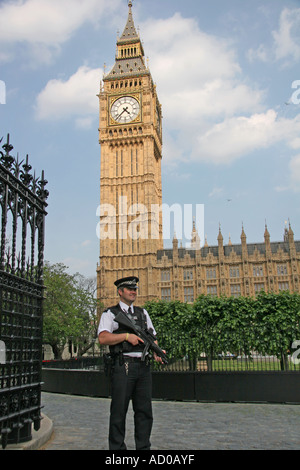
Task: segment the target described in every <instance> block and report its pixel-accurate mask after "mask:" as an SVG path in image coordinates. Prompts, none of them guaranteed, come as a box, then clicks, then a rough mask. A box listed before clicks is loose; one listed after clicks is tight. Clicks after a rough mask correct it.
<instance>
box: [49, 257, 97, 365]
mask: <svg viewBox="0 0 300 470" xmlns="http://www.w3.org/2000/svg"><path fill="white" fill-rule="evenodd" d="M67 269H68V268H67V267H66V266H65V265H64V264H62V263H57V264H53V265H51V264H50V263H45V268H44V285H45V300H44V323H43V342H44V344H50V345H51V346H52V350H53V353H54V357H55V359H59V358H61V357H62V353H63V351H64V348H65V346H66V345H67V344H68V345H69V349H70V351H72V347H73V348H74V347H75V349H77V354H78V355H82V354H84V352H85V351H87V350H88V349H89V348H90V347H91V346H93V344H94V341H95V338H96V330H97V324H96V322H97V318H96V306H97V300H96V298H95V291H96V281H95V279H86V278H84V277H83V276H82V275H80V274H78V273H77V274H75V275H70V274H68V272H67Z"/></svg>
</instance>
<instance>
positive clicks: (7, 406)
mask: <svg viewBox="0 0 300 470" xmlns="http://www.w3.org/2000/svg"><path fill="white" fill-rule="evenodd" d="M2 140H3V138H2V139H1V140H0V143H2ZM2 149H3V151H2V150H0V207H1V248H0V342H1V344H2V351H3V352H2V355H1V360H0V436H1V444H2V447H3V448H5V447H6V445H7V443H18V442H23V441H27V440H30V439H31V432H32V423H33V424H34V429H36V430H38V429H39V427H40V420H41V414H40V410H41V364H42V322H43V264H44V235H45V233H44V232H45V216H46V214H47V212H46V207H47V203H46V200H47V198H48V194H49V193H48V191H47V190H46V189H45V187H46V185H47V181H46V180H45V178H44V172H42V176H41V178H40V179H39V178H36V176H35V174H32V173H31V170H32V167H31V165H30V164H29V163H28V155H27V156H26V159H25V161H24V160H22V161H19V156H17V158H15V157H13V156H12V155H11V151H12V150H13V146H12V145H11V143H10V140H9V135H8V136H7V141H6V143H5V144H3V145H2Z"/></svg>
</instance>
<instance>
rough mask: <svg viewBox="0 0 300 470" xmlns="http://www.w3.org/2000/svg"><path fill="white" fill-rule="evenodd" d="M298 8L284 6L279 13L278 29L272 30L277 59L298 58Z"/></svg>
mask: <svg viewBox="0 0 300 470" xmlns="http://www.w3.org/2000/svg"><path fill="white" fill-rule="evenodd" d="M299 32H300V8H295V9H293V10H289V9H288V8H285V9H284V10H283V11H282V13H281V15H280V22H279V30H278V31H273V38H274V43H275V56H276V59H277V60H282V59H285V58H292V59H293V60H295V61H297V60H299V59H300V45H299V41H300V33H299Z"/></svg>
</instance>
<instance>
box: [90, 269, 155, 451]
mask: <svg viewBox="0 0 300 470" xmlns="http://www.w3.org/2000/svg"><path fill="white" fill-rule="evenodd" d="M132 280H133V282H132V283H131V284H129V285H128V282H130V281H132ZM121 281H123V284H122V282H121ZM134 281H135V284H134ZM137 281H138V278H132V277H130V278H125V281H124V279H121V280H119V281H116V283H115V284H116V285H117V287H120V284H122V286H123V285H124V286H127V287H133V286H134V285H135V286H136V282H137ZM124 282H127V284H126V285H125V284H124ZM128 308H129V307H128V306H127V305H125V304H123V303H122V302H120V304H118V305H116V306H114V307H111V308H109V309H108V310H106V311H105V312H103V314H102V317H101V320H102V318H103V315H106V318H105V317H104V319H103V324H104V322H105V321H108V318H109V319H110V320H109V321H112V322H113V319H114V317H115V316H116V315H117V314H118V312H119V311H120V310H122V311H123V312H126V313H127V310H125V309H128ZM132 308H133V307H132V306H131V309H132ZM127 314H128V316H129V318H130V319H131V320H132V321H134V322H135V323H136V324H137V325H138V326H140V327H141V328H143V329H144V328H147V315H148V313H147V312H146V311H145V310H144V309H142V308H140V307H134V309H133V312H132V313H127ZM100 327H101V322H100V326H99V329H100ZM112 332H113V333H115V334H119V333H127V332H128V333H130V331H127V330H126V329H125V327H122V326H119V327H118V328H117V329H114V330H113V331H112ZM142 351H143V344H142V343H139V344H138V345H137V346H133V345H132V344H130V343H129V342H127V341H124V342H123V343H119V344H117V345H115V346H110V352H111V355H112V357H113V358H114V364H113V368H112V374H111V407H110V424H109V449H110V450H126V444H125V423H126V414H127V410H128V406H129V401H130V400H132V407H133V411H134V425H135V433H134V437H135V444H136V449H137V450H149V449H150V446H151V443H150V434H151V430H152V423H153V415H152V402H151V400H152V377H151V370H150V364H149V361H148V360H146V361H141V354H142Z"/></svg>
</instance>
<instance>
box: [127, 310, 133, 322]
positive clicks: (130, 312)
mask: <svg viewBox="0 0 300 470" xmlns="http://www.w3.org/2000/svg"><path fill="white" fill-rule="evenodd" d="M127 315H128V318H129V319H130V320H131V321H133V311H132V307H128V310H127Z"/></svg>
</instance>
